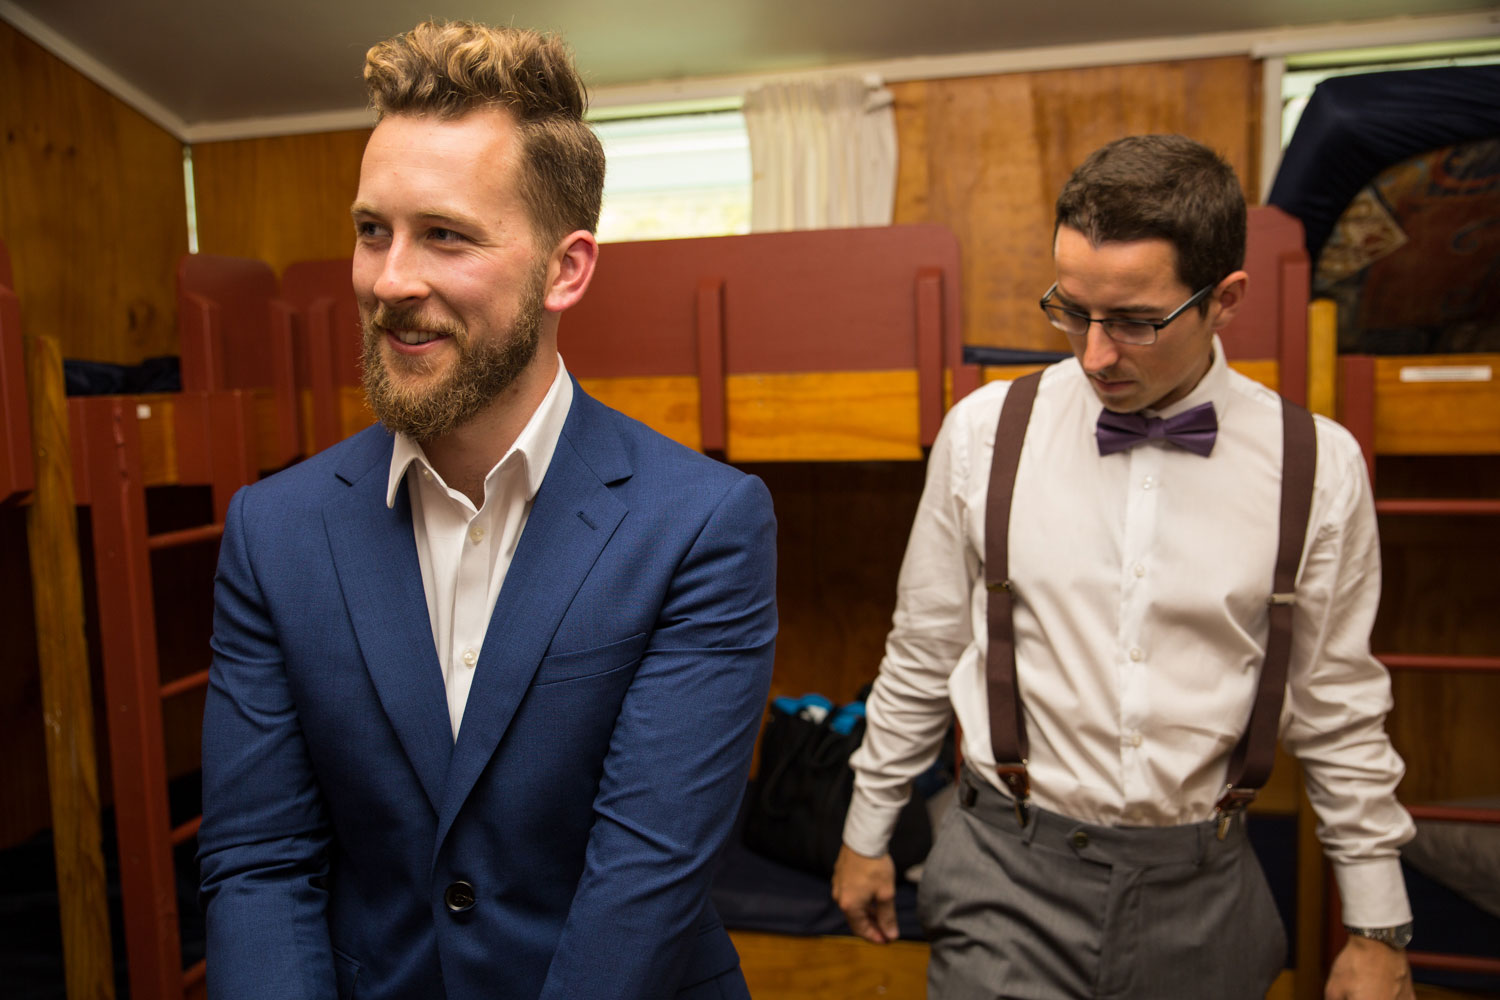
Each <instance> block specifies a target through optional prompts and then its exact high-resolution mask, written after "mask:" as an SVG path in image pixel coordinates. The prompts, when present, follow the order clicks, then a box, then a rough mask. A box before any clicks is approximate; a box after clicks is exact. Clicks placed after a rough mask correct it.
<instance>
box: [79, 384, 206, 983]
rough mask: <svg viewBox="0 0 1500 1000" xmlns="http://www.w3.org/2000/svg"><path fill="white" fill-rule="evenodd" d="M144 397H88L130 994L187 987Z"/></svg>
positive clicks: (102, 639) (102, 634)
mask: <svg viewBox="0 0 1500 1000" xmlns="http://www.w3.org/2000/svg"><path fill="white" fill-rule="evenodd" d="M133 406H134V404H133V403H132V402H131V401H130V400H128V399H121V398H119V397H100V398H97V399H90V400H86V401H84V405H83V407H82V412H83V415H84V427H83V433H82V434H81V435H80V436H81V437H84V438H86V439H87V440H88V445H87V448H88V465H89V478H90V480H91V488H90V494H91V496H90V500H91V507H90V517H91V522H92V525H93V536H94V577H95V582H96V586H97V588H98V595H99V596H98V618H99V620H98V626H99V643H100V651H101V654H102V657H101V658H102V661H103V670H104V689H105V703H106V704H107V705H108V712H109V717H108V726H107V728H108V732H109V745H110V760H111V761H112V762H114V766H113V768H112V772H111V773H112V776H113V781H114V800H115V825H116V828H117V831H118V835H119V845H120V847H119V851H120V889H121V895H122V897H123V902H124V915H125V944H126V948H127V953H128V954H129V957H130V958H129V964H130V993H131V995H132V996H137V997H162V998H168V997H177V996H181V995H182V989H183V985H182V984H183V974H182V949H181V944H180V942H179V941H178V936H177V935H178V930H177V890H176V880H175V874H174V871H173V866H172V854H171V850H170V848H169V847H165V848H164V845H168V844H169V843H170V841H169V838H170V835H171V827H170V817H169V813H168V806H167V776H166V752H165V748H164V745H163V744H164V739H163V734H162V719H161V698H160V695H159V686H160V678H159V672H158V670H157V660H156V633H155V613H154V608H153V598H152V591H151V565H150V553H149V551H148V544H147V534H146V495H145V487H144V485H143V484H142V482H141V479H140V473H139V470H140V468H141V446H140V432H139V428H138V426H137V423H136V416H135V413H134V410H133Z"/></svg>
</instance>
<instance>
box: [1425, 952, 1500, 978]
mask: <svg viewBox="0 0 1500 1000" xmlns="http://www.w3.org/2000/svg"><path fill="white" fill-rule="evenodd" d="M1406 959H1407V961H1409V962H1411V964H1412V967H1413V968H1416V969H1442V970H1444V971H1445V972H1479V973H1485V974H1487V975H1491V976H1495V975H1500V958H1483V957H1481V956H1479V955H1443V954H1438V953H1436V952H1430V951H1409V952H1407V953H1406Z"/></svg>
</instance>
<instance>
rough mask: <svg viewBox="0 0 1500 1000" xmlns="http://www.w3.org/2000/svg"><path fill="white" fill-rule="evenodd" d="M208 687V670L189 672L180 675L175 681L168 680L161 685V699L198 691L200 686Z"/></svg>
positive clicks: (164, 699)
mask: <svg viewBox="0 0 1500 1000" xmlns="http://www.w3.org/2000/svg"><path fill="white" fill-rule="evenodd" d="M201 687H208V671H207V670H200V671H198V672H197V673H196V674H188V675H187V676H186V677H179V678H177V679H176V680H175V681H167V683H165V684H163V685H162V686H161V700H162V701H166V700H167V699H168V698H175V697H177V696H178V695H180V694H184V693H186V692H188V691H196V690H197V689H198V688H201Z"/></svg>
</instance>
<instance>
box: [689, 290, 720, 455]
mask: <svg viewBox="0 0 1500 1000" xmlns="http://www.w3.org/2000/svg"><path fill="white" fill-rule="evenodd" d="M696 308H697V313H696V317H697V332H698V406H699V409H700V413H701V419H702V425H703V436H702V444H701V447H702V449H703V450H704V451H724V450H725V448H726V446H727V444H728V442H727V438H726V433H725V427H724V424H725V418H724V407H725V400H724V279H722V278H703V279H701V280H700V281H699V282H698V296H697V303H696Z"/></svg>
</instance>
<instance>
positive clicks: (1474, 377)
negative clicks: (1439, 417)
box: [1401, 365, 1491, 382]
mask: <svg viewBox="0 0 1500 1000" xmlns="http://www.w3.org/2000/svg"><path fill="white" fill-rule="evenodd" d="M1490 377H1491V373H1490V366H1489V365H1408V366H1406V367H1404V368H1402V369H1401V381H1403V382H1488V381H1489V380H1490Z"/></svg>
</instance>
